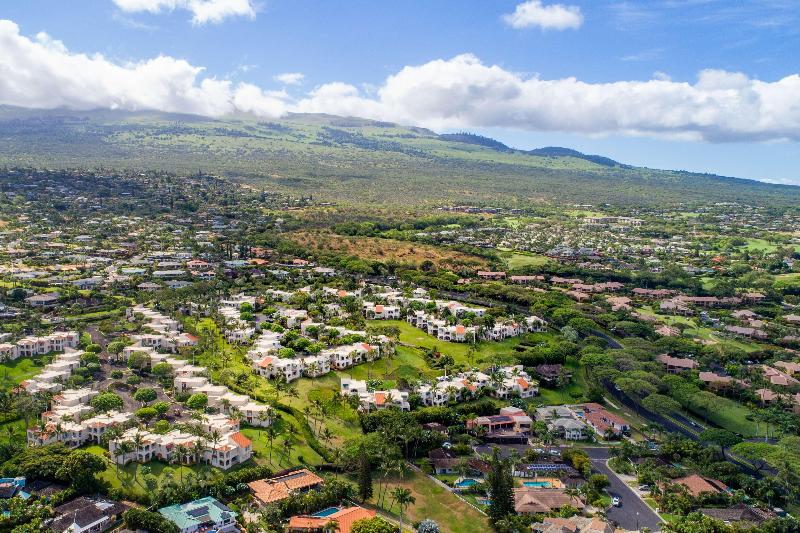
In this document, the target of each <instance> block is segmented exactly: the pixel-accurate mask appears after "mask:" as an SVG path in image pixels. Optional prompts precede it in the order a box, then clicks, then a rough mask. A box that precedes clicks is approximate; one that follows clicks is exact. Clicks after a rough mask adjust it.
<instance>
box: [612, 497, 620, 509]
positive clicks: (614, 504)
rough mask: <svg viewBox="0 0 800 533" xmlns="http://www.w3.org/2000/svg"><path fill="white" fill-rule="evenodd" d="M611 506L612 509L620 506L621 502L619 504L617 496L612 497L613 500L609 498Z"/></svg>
mask: <svg viewBox="0 0 800 533" xmlns="http://www.w3.org/2000/svg"><path fill="white" fill-rule="evenodd" d="M611 505H613V506H614V507H620V506H621V505H622V502H620V500H619V496H614V497H613V498H611Z"/></svg>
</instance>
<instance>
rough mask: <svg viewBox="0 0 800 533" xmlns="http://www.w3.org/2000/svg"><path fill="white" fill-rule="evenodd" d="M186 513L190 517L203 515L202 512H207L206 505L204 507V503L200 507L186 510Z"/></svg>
mask: <svg viewBox="0 0 800 533" xmlns="http://www.w3.org/2000/svg"><path fill="white" fill-rule="evenodd" d="M186 514H188V515H189V516H191V517H192V518H197V517H198V516H203V515H204V514H208V507H206V506H205V505H204V506H202V507H197V508H195V509H191V510H189V511H187V512H186Z"/></svg>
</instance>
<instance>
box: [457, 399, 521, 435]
mask: <svg viewBox="0 0 800 533" xmlns="http://www.w3.org/2000/svg"><path fill="white" fill-rule="evenodd" d="M532 425H533V420H531V417H529V416H528V415H527V414H526V413H525V411H523V410H522V409H519V408H517V407H510V406H509V407H503V408H502V409H500V414H498V415H492V416H479V417H477V418H473V419H471V420H467V429H468V430H471V431H476V432H477V431H481V432H483V434H484V436H485V437H486V438H487V439H489V440H497V439H509V438H510V439H514V438H523V437H527V435H529V434H530V432H531V426H532ZM523 440H527V439H523Z"/></svg>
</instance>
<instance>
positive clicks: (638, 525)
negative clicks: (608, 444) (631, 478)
mask: <svg viewBox="0 0 800 533" xmlns="http://www.w3.org/2000/svg"><path fill="white" fill-rule="evenodd" d="M584 450H586V453H587V454H589V459H590V460H591V462H592V468H594V470H596V471H598V472H600V473H601V474H605V475H606V476H608V482H609V486H608V492H609V493H610V494H611V495H613V496H617V497H619V499H620V502H621V505H620V507H611V508H610V509H609V510H608V512H607V513H606V514H607V516H608V518H609V520H613V521H614V522H616V523H617V524H619V527H621V528H623V529H629V530H632V531H636V530H639V529H642V528H644V527H647V528H649V529H650V531H660V530H661V519H660V518H659V517H658V515H657V514H656V513H655V511H653V510H652V509H651V508H650V506H649V505H647V504H646V503H645V502H644V501H642V500H641V499H640V498H639V496H637V495H636V493H635V492H634V491H633V489H631V488H630V487H629V486H628V485H626V484H625V483H624V482H623V481H622V480H621V479H620V478H619V477H617V475H616V474H615V473H614V472H613V471H612V470H611V469H610V468H608V466H607V465H606V461H607V460H608V459H609V457H610V454H609V451H608V448H584Z"/></svg>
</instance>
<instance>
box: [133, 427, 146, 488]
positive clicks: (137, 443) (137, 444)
mask: <svg viewBox="0 0 800 533" xmlns="http://www.w3.org/2000/svg"><path fill="white" fill-rule="evenodd" d="M142 444H144V439H143V438H142V433H141V431H136V435H134V436H133V448H134V450H135V451H136V460H137V461H138V460H139V450H140V449H141V447H142ZM138 471H139V469H138V468H134V469H133V482H134V483H136V473H137V472H138Z"/></svg>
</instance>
